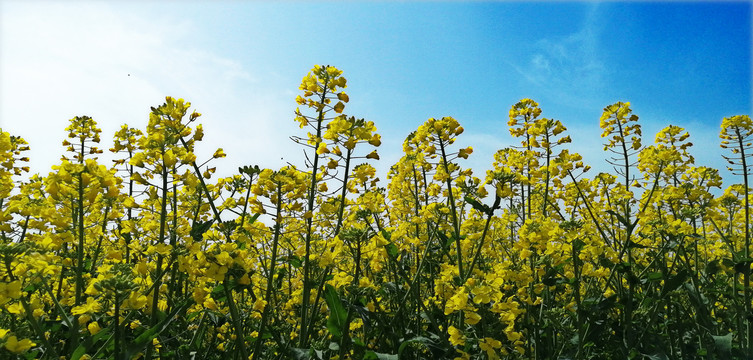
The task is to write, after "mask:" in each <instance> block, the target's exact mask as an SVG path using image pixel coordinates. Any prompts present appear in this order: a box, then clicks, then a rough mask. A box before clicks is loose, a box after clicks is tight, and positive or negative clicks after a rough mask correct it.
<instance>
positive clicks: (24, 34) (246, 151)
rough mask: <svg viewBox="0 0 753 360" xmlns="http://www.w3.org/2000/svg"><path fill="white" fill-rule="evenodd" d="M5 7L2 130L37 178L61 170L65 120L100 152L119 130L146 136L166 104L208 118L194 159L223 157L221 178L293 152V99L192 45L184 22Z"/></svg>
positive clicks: (78, 6) (103, 11) (0, 49)
mask: <svg viewBox="0 0 753 360" xmlns="http://www.w3.org/2000/svg"><path fill="white" fill-rule="evenodd" d="M2 6H3V11H2V15H1V23H2V25H0V31H1V32H0V34H2V35H1V36H2V37H0V54H2V55H0V127H2V128H3V130H4V131H9V132H11V133H12V134H14V135H20V136H22V137H24V138H25V139H26V140H27V141H28V142H29V143H30V144H31V148H32V151H31V154H30V155H31V156H30V157H31V159H32V162H31V166H32V171H33V172H40V173H43V174H45V173H46V172H47V171H49V169H50V166H52V165H53V164H56V163H58V162H59V156H60V155H61V153H62V151H63V147H62V146H61V145H60V143H61V142H62V140H63V138H64V136H65V135H64V128H65V127H66V126H67V120H68V119H70V118H72V117H74V116H77V115H89V116H92V117H93V118H94V119H95V120H96V121H97V122H98V123H99V125H100V127H101V128H102V130H103V133H102V141H103V143H102V145H101V148H105V149H106V148H109V147H110V146H111V136H112V134H113V133H114V131H116V130H117V129H118V128H119V127H120V126H121V125H122V124H124V123H128V124H129V125H130V126H134V127H139V128H143V127H144V126H145V125H146V122H147V120H148V114H149V107H150V106H155V105H159V104H161V103H162V102H163V101H164V97H165V96H167V95H171V96H174V97H185V98H186V100H188V101H191V102H192V103H193V104H194V107H195V108H196V110H197V111H199V112H201V113H203V114H204V116H203V117H202V118H201V119H200V120H201V121H200V122H201V123H203V124H204V127H205V130H206V134H207V136H206V137H205V141H204V144H202V145H200V149H202V151H203V152H204V153H205V154H211V153H212V152H213V151H214V149H215V148H216V147H224V148H225V150H226V152H227V153H228V154H229V157H228V158H227V159H223V160H221V161H218V171H219V168H222V169H225V170H227V172H232V171H233V170H234V169H236V168H237V166H240V165H245V164H249V163H256V164H259V165H262V166H269V167H279V166H281V165H283V164H284V162H283V161H280V160H279V158H280V156H273V155H272V154H278V153H290V152H291V151H294V150H291V149H292V148H293V145H292V144H291V143H290V141H289V140H288V139H287V134H290V133H291V131H295V130H296V128H295V125H294V123H293V121H292V116H291V113H292V110H293V108H294V102H293V100H292V98H289V96H288V95H287V94H286V93H285V92H284V91H283V90H276V89H274V88H270V87H264V86H261V85H260V84H261V83H262V82H263V81H264V79H263V78H261V77H260V76H259V75H258V74H253V73H251V72H250V71H249V70H248V69H247V68H246V67H245V66H244V64H243V63H241V62H239V61H237V60H235V59H232V58H228V57H225V56H223V55H221V54H216V53H213V52H211V51H208V50H206V49H202V48H198V47H196V46H194V45H192V44H193V43H194V42H193V41H192V38H193V37H194V36H196V34H195V33H193V31H194V30H193V29H194V28H195V24H192V23H191V22H190V21H178V20H170V19H167V20H166V19H165V18H164V17H160V16H158V15H157V14H145V13H143V12H139V13H138V14H137V13H136V12H133V11H127V10H124V8H122V7H118V6H115V7H113V6H111V5H109V4H106V3H100V2H70V3H65V4H62V5H60V4H56V3H52V2H31V3H20V2H6V3H4V4H3V5H2ZM253 89H257V90H253ZM262 89H263V90H262ZM104 158H106V157H104V156H103V159H104ZM231 159H232V160H231ZM275 159H276V160H275ZM226 175H227V173H226Z"/></svg>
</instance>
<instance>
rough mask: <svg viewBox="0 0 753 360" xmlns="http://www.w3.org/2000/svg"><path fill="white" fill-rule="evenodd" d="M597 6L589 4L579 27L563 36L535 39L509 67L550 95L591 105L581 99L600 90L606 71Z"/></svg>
mask: <svg viewBox="0 0 753 360" xmlns="http://www.w3.org/2000/svg"><path fill="white" fill-rule="evenodd" d="M598 8H599V3H592V4H589V8H588V10H587V13H586V16H585V20H584V22H583V25H582V27H581V28H580V29H578V30H577V31H575V32H573V33H571V34H569V35H566V36H559V37H547V38H542V39H538V40H537V41H535V42H534V44H533V45H532V47H531V50H530V53H529V55H528V57H524V61H523V62H522V63H518V64H512V66H513V67H514V68H515V70H516V71H517V72H518V73H519V74H520V75H522V76H523V77H524V78H525V79H526V80H527V81H529V82H530V83H532V84H533V85H535V86H537V87H540V88H541V89H542V90H543V91H544V92H545V93H547V94H548V95H550V96H551V97H553V98H556V99H559V100H561V101H563V102H568V103H571V104H573V105H578V104H581V105H580V106H582V107H586V108H587V107H593V104H590V103H588V104H585V103H584V101H585V102H588V101H587V99H588V98H590V97H592V96H593V95H594V94H598V92H599V91H600V89H603V87H604V80H605V77H606V70H607V68H606V66H605V64H604V62H603V61H602V60H601V59H600V58H599V52H598V40H599V26H598V24H597V21H596V20H597V19H598V16H597V15H598Z"/></svg>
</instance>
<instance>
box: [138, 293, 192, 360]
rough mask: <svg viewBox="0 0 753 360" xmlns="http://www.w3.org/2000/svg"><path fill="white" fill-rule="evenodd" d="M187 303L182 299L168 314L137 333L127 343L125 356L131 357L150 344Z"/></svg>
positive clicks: (181, 311)
mask: <svg viewBox="0 0 753 360" xmlns="http://www.w3.org/2000/svg"><path fill="white" fill-rule="evenodd" d="M188 305H189V302H188V301H184V302H183V303H182V304H180V305H179V306H177V307H176V308H175V310H173V312H172V313H171V314H170V315H169V316H166V317H165V319H164V320H162V321H160V322H159V323H157V324H156V325H154V326H152V327H151V328H149V329H148V330H146V331H144V332H143V333H141V335H139V336H138V337H137V338H136V339H134V340H133V341H132V342H131V343H130V344H128V346H127V349H126V356H125V358H126V359H130V358H132V357H133V356H134V355H136V354H138V353H140V352H141V351H142V350H143V349H144V348H145V347H146V346H147V345H148V344H151V342H152V340H153V339H154V338H156V337H157V336H159V335H160V334H161V333H162V332H163V331H165V329H167V327H168V326H169V325H170V323H172V322H173V320H175V319H176V318H178V314H181V313H183V311H184V310H185V308H186V307H187V306H188Z"/></svg>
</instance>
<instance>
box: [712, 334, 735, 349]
mask: <svg viewBox="0 0 753 360" xmlns="http://www.w3.org/2000/svg"><path fill="white" fill-rule="evenodd" d="M711 337H712V338H714V346H716V350H717V351H718V352H719V353H720V354H729V353H731V352H732V333H729V334H727V335H711Z"/></svg>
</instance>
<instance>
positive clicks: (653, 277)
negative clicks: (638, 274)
mask: <svg viewBox="0 0 753 360" xmlns="http://www.w3.org/2000/svg"><path fill="white" fill-rule="evenodd" d="M646 278H647V279H648V280H649V281H659V280H661V279H664V274H662V273H660V272H651V273H649V274H648V276H646Z"/></svg>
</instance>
